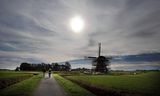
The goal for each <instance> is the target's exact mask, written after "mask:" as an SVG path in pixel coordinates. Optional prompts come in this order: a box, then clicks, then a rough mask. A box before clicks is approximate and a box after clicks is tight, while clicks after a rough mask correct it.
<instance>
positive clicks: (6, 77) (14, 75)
mask: <svg viewBox="0 0 160 96" xmlns="http://www.w3.org/2000/svg"><path fill="white" fill-rule="evenodd" d="M34 74H35V72H23V71H18V72H15V71H0V89H3V88H6V87H8V86H10V85H12V84H15V83H18V82H20V81H22V80H25V79H28V78H30V77H32V76H33V75H34Z"/></svg>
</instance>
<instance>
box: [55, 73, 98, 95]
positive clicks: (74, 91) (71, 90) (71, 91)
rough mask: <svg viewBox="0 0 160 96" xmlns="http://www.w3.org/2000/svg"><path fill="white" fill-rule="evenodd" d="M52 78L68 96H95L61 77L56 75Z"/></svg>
mask: <svg viewBox="0 0 160 96" xmlns="http://www.w3.org/2000/svg"><path fill="white" fill-rule="evenodd" d="M53 76H54V78H55V79H56V80H57V82H58V83H59V84H60V85H61V86H62V87H63V88H64V90H65V91H66V92H67V93H68V96H95V95H94V94H93V93H91V92H89V91H87V90H86V89H84V88H82V87H80V86H78V85H77V84H75V83H73V82H71V81H69V80H67V79H65V78H63V77H61V76H60V75H58V74H54V75H53Z"/></svg>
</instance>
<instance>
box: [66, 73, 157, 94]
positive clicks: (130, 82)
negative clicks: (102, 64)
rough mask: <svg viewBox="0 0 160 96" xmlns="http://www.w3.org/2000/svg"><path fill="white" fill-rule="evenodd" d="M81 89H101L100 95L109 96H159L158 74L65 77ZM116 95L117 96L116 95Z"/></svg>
mask: <svg viewBox="0 0 160 96" xmlns="http://www.w3.org/2000/svg"><path fill="white" fill-rule="evenodd" d="M65 77H66V78H67V79H69V80H71V81H73V82H76V83H77V84H79V85H81V86H82V87H85V88H89V90H90V91H93V92H95V90H96V89H101V90H100V91H103V92H101V93H100V94H103V95H104V94H106V93H105V92H108V94H110V95H111V96H113V94H115V96H117V95H120V94H121V95H122V94H123V95H122V96H124V95H127V96H128V95H129V96H135V95H136V96H160V86H159V85H160V83H159V81H160V79H159V77H160V72H146V73H141V74H138V75H120V76H112V75H109V76H108V75H93V76H92V75H86V76H65ZM116 94H117V95H116Z"/></svg>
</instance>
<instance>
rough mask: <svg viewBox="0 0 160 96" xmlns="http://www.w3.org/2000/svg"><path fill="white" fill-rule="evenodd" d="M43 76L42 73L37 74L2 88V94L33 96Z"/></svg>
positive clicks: (0, 92)
mask: <svg viewBox="0 0 160 96" xmlns="http://www.w3.org/2000/svg"><path fill="white" fill-rule="evenodd" d="M41 78H42V76H41V75H36V76H33V77H32V78H30V79H27V80H24V81H22V82H19V83H16V84H14V85H11V86H9V87H7V88H5V89H2V90H1V91H0V96H31V95H32V93H33V91H34V90H35V88H36V87H37V85H38V82H39V81H40V80H41Z"/></svg>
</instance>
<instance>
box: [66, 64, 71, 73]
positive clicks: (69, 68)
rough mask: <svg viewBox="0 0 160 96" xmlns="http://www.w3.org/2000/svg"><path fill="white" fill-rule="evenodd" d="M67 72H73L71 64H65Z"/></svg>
mask: <svg viewBox="0 0 160 96" xmlns="http://www.w3.org/2000/svg"><path fill="white" fill-rule="evenodd" d="M65 70H66V71H70V70H71V64H70V63H69V62H65Z"/></svg>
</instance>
